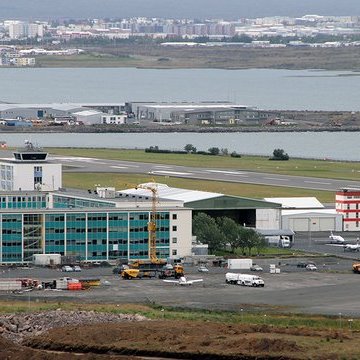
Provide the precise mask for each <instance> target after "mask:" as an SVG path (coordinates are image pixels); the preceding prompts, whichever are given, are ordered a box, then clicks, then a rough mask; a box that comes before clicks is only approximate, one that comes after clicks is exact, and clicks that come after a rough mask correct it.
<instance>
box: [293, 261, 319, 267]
mask: <svg viewBox="0 0 360 360" xmlns="http://www.w3.org/2000/svg"><path fill="white" fill-rule="evenodd" d="M308 265H315V264H314V263H312V262H309V261H307V262H306V261H300V262H299V263H298V264H297V265H296V266H297V267H298V268H306V267H307V266H308Z"/></svg>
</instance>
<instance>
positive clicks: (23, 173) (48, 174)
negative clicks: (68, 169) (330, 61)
mask: <svg viewBox="0 0 360 360" xmlns="http://www.w3.org/2000/svg"><path fill="white" fill-rule="evenodd" d="M12 165H13V171H14V181H13V184H14V185H13V189H12V190H19V189H21V190H34V167H35V166H42V185H41V190H43V191H45V190H49V191H50V190H58V189H59V188H61V187H62V174H61V164H46V163H36V164H35V163H31V164H23V163H22V164H12Z"/></svg>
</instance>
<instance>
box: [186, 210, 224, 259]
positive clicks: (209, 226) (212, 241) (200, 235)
mask: <svg viewBox="0 0 360 360" xmlns="http://www.w3.org/2000/svg"><path fill="white" fill-rule="evenodd" d="M192 232H193V234H194V235H195V236H196V237H197V239H198V240H199V241H200V242H202V243H204V244H208V245H209V251H210V252H211V253H213V252H214V251H215V250H220V249H223V248H224V244H225V238H224V235H223V233H222V232H221V231H220V229H219V226H218V224H217V223H216V221H215V219H214V218H212V217H211V216H209V215H207V214H205V213H199V214H197V215H196V216H194V219H193V223H192Z"/></svg>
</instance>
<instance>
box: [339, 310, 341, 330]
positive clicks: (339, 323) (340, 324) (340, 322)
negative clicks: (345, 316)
mask: <svg viewBox="0 0 360 360" xmlns="http://www.w3.org/2000/svg"><path fill="white" fill-rule="evenodd" d="M339 328H340V330H341V328H342V323H341V313H339Z"/></svg>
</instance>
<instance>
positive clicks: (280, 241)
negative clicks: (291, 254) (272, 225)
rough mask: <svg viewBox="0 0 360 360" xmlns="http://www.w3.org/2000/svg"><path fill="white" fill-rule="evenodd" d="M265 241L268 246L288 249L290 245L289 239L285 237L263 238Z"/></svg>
mask: <svg viewBox="0 0 360 360" xmlns="http://www.w3.org/2000/svg"><path fill="white" fill-rule="evenodd" d="M265 240H266V242H267V243H268V245H269V246H276V247H280V248H290V247H291V245H292V244H291V240H290V237H289V236H286V235H274V236H265Z"/></svg>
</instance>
